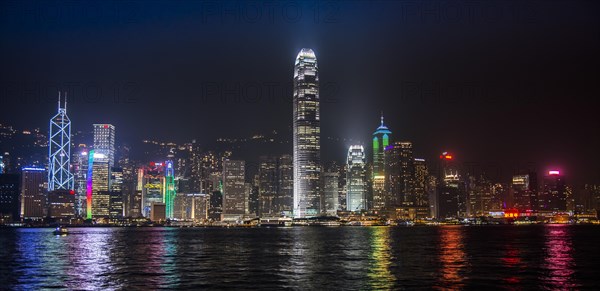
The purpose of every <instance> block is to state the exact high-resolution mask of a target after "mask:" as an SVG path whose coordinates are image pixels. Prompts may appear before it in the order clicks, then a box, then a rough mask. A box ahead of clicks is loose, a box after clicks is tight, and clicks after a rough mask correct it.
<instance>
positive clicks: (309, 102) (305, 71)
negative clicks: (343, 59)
mask: <svg viewBox="0 0 600 291" xmlns="http://www.w3.org/2000/svg"><path fill="white" fill-rule="evenodd" d="M293 102H294V120H293V130H294V206H293V207H294V208H293V209H294V210H293V211H294V217H296V218H304V217H312V216H316V215H318V214H319V212H320V200H321V199H320V193H319V192H320V190H319V188H320V187H319V183H320V182H319V179H320V176H321V145H320V135H321V132H320V131H321V121H320V116H319V102H320V101H319V74H318V66H317V57H316V56H315V53H314V52H313V50H311V49H308V48H303V49H302V50H300V52H299V53H298V56H297V57H296V62H295V65H294V96H293Z"/></svg>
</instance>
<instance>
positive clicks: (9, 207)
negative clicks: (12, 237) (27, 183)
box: [0, 174, 20, 224]
mask: <svg viewBox="0 0 600 291" xmlns="http://www.w3.org/2000/svg"><path fill="white" fill-rule="evenodd" d="M19 188H20V183H19V175H16V174H0V224H3V223H10V222H13V221H19V218H20V205H19V196H20V192H19Z"/></svg>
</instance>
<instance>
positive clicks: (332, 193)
mask: <svg viewBox="0 0 600 291" xmlns="http://www.w3.org/2000/svg"><path fill="white" fill-rule="evenodd" d="M321 181H322V182H323V203H322V205H323V210H322V212H323V213H325V214H326V215H328V216H336V215H337V210H338V207H339V200H338V192H339V187H338V184H339V173H338V172H323V177H322V178H321Z"/></svg>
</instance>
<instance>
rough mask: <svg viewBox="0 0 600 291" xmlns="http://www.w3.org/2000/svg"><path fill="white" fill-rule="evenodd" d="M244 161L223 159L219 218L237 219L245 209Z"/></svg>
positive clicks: (243, 213) (244, 212)
mask: <svg viewBox="0 0 600 291" xmlns="http://www.w3.org/2000/svg"><path fill="white" fill-rule="evenodd" d="M246 193H247V191H246V183H245V162H244V161H235V160H225V161H223V213H222V218H221V220H230V221H231V220H233V221H239V220H240V219H241V218H242V217H243V216H244V215H245V214H246V209H247V203H246V197H247V195H246Z"/></svg>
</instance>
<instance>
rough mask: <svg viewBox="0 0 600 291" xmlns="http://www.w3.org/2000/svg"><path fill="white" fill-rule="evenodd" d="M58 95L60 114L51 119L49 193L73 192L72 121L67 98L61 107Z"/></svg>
mask: <svg viewBox="0 0 600 291" xmlns="http://www.w3.org/2000/svg"><path fill="white" fill-rule="evenodd" d="M60 98H61V96H60V92H59V93H58V113H57V114H56V115H54V117H52V119H50V135H49V143H48V158H49V163H48V191H54V190H60V189H64V190H72V189H73V182H74V180H73V174H71V172H70V171H69V168H70V165H71V120H69V117H68V116H67V98H66V96H65V104H64V106H63V107H61V104H60Z"/></svg>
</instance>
